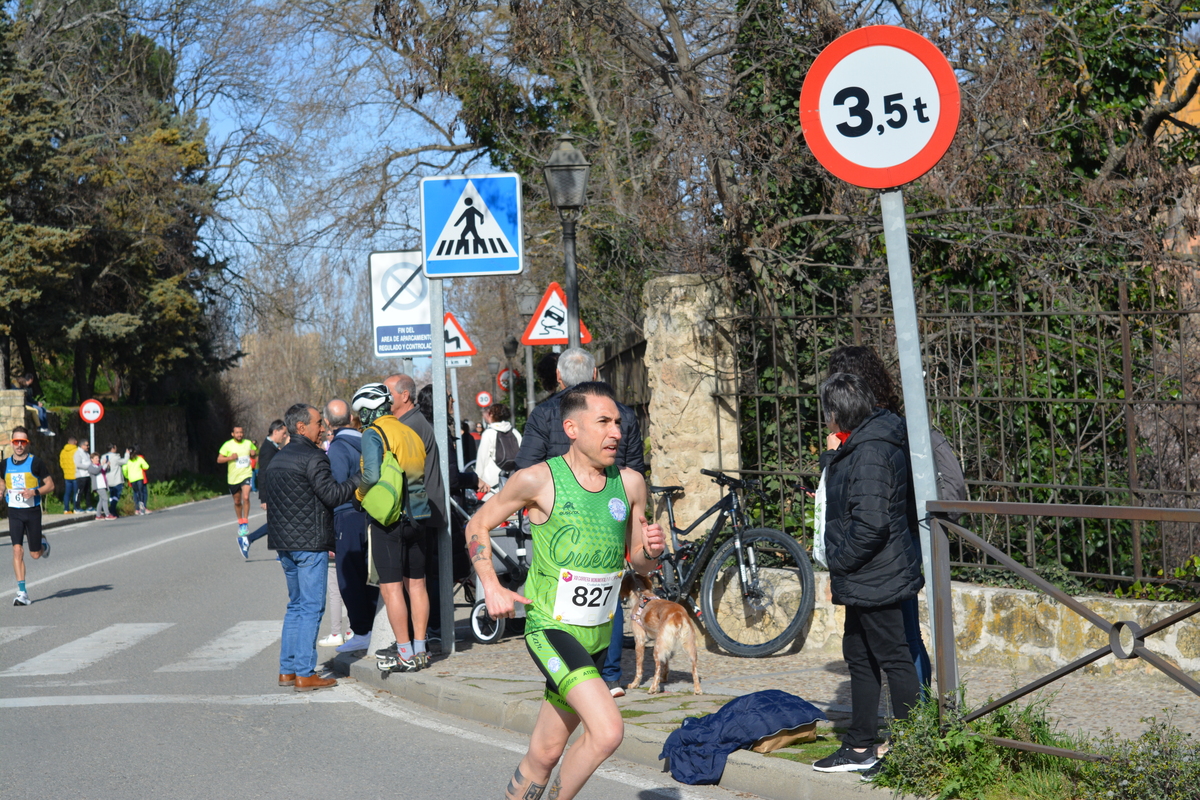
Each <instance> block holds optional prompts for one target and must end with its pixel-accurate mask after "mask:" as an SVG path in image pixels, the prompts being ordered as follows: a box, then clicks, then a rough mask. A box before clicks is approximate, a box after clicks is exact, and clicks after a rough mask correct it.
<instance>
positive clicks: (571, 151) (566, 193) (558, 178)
mask: <svg viewBox="0 0 1200 800" xmlns="http://www.w3.org/2000/svg"><path fill="white" fill-rule="evenodd" d="M574 141H575V137H574V136H572V135H571V134H569V133H564V134H563V135H562V136H559V137H558V146H557V147H555V148H554V152H553V153H551V154H550V158H549V159H548V160H547V161H546V164H545V166H544V167H542V175H543V176H544V177H545V179H546V189H547V191H548V192H549V194H550V202H551V203H553V204H554V207H555V208H557V209H558V211H559V213H560V214H561V213H562V212H564V211H565V212H572V211H578V210H579V209H581V208H583V207H584V205H585V204H586V203H587V182H588V173H589V172H590V171H591V168H592V165H591V164H590V163H589V162H588V160H587V159H586V158H584V157H583V153H581V152H580V151H579V150H577V149H576V148H575V146H574V144H572V142H574Z"/></svg>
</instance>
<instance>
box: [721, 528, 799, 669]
mask: <svg viewBox="0 0 1200 800" xmlns="http://www.w3.org/2000/svg"><path fill="white" fill-rule="evenodd" d="M737 541H738V540H737V537H734V538H732V539H730V540H729V541H727V542H725V543H724V544H723V545H721V546H720V547H719V548H717V552H716V554H715V555H714V556H713V557H712V560H711V561H709V562H708V565H707V566H706V567H705V568H704V577H703V579H702V581H701V584H700V586H701V589H700V602H701V606H702V608H703V611H704V626H705V628H707V629H708V632H709V633H710V634H712V637H713V639H715V640H716V642H717V644H718V645H720V646H721V647H722V648H724V649H725V650H728V651H729V652H730V653H732V654H734V655H735V656H749V657H759V656H769V655H771V654H772V653H775V652H777V651H779V650H782V649H783V648H784V647H786V646H787V645H789V644H791V642H792V641H794V640H795V638H796V636H797V635H798V634H799V633H800V628H801V627H803V625H804V624H805V623H806V622H807V621H808V619H809V617H811V616H812V612H813V607H814V605H815V604H816V595H815V590H814V580H813V571H812V565H811V564H810V563H809V561H808V554H807V553H805V552H804V548H803V547H802V546H801V545H800V543H799V542H798V541H796V540H795V539H793V538H792V537H791V536H788V535H787V534H785V533H784V532H783V531H777V530H774V529H771V528H752V529H750V530H747V531H745V532H743V533H742V537H741V541H742V546H743V548H744V554H745V564H746V573H747V581H746V584H745V587H744V589H743V585H742V581H741V578H740V576H739V571H738V558H737V550H736V547H737Z"/></svg>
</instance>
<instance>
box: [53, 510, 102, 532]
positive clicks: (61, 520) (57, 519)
mask: <svg viewBox="0 0 1200 800" xmlns="http://www.w3.org/2000/svg"><path fill="white" fill-rule="evenodd" d="M95 518H96V512H95V511H89V512H80V513H77V514H42V530H48V529H50V528H61V527H63V526H64V525H74V524H75V523H77V522H91V521H92V520H94V519H95Z"/></svg>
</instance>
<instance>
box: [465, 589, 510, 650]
mask: <svg viewBox="0 0 1200 800" xmlns="http://www.w3.org/2000/svg"><path fill="white" fill-rule="evenodd" d="M503 635H504V619H503V618H501V619H492V617H491V615H489V614H488V610H487V604H486V603H485V602H483V601H482V600H480V601H479V602H478V603H476V604H475V607H474V608H472V609H471V637H472V638H473V639H474V640H475V641H477V642H479V643H480V644H491V643H492V642H498V641H500V637H501V636H503Z"/></svg>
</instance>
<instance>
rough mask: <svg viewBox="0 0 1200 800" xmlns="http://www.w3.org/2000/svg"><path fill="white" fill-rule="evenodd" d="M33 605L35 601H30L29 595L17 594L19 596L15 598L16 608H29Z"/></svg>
mask: <svg viewBox="0 0 1200 800" xmlns="http://www.w3.org/2000/svg"><path fill="white" fill-rule="evenodd" d="M31 603H33V601H32V600H30V599H29V595H27V594H26V593H25V592H17V596H16V597H14V598H13V605H14V606H27V605H30V604H31Z"/></svg>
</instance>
